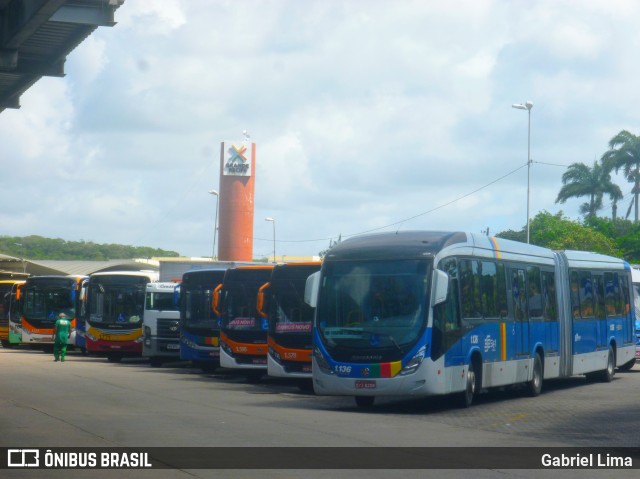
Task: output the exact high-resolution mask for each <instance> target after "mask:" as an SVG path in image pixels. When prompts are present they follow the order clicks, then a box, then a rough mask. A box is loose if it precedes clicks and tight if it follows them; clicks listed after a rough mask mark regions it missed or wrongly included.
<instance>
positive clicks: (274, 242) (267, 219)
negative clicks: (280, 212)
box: [264, 216, 276, 263]
mask: <svg viewBox="0 0 640 479" xmlns="http://www.w3.org/2000/svg"><path fill="white" fill-rule="evenodd" d="M264 220H265V221H271V222H272V223H273V262H274V263H275V262H276V220H275V219H274V218H271V217H270V216H269V217H267V218H265V219H264Z"/></svg>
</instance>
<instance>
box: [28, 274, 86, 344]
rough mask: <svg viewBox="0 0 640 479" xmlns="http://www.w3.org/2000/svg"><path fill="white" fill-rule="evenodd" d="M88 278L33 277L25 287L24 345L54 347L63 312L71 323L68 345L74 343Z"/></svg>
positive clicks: (75, 276) (72, 276)
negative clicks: (58, 322)
mask: <svg viewBox="0 0 640 479" xmlns="http://www.w3.org/2000/svg"><path fill="white" fill-rule="evenodd" d="M85 279H86V276H79V275H69V276H31V277H30V278H27V280H26V282H25V284H24V285H23V287H22V293H21V294H22V303H21V313H22V318H21V319H22V321H21V323H22V340H21V342H22V343H24V344H31V345H52V344H53V340H52V337H53V330H54V326H55V323H56V319H58V315H59V314H60V313H64V314H66V315H67V318H69V319H70V321H71V335H70V336H69V339H68V344H71V345H74V344H75V334H76V332H75V331H76V311H77V306H78V304H79V298H80V287H81V285H82V282H83V281H84V280H85Z"/></svg>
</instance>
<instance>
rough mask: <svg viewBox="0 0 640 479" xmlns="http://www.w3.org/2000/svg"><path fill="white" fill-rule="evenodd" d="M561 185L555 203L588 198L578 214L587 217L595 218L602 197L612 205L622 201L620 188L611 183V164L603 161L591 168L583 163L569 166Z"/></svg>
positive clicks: (595, 163)
mask: <svg viewBox="0 0 640 479" xmlns="http://www.w3.org/2000/svg"><path fill="white" fill-rule="evenodd" d="M562 185H563V186H562V188H560V192H559V193H558V197H557V198H556V203H564V202H565V201H567V200H568V199H569V198H581V197H583V196H588V197H589V201H588V202H587V203H583V204H582V205H581V206H580V213H582V214H583V215H586V216H587V217H594V216H596V212H597V211H598V210H599V209H600V208H602V197H603V195H605V194H606V195H608V196H609V198H611V199H612V200H613V201H614V204H617V201H618V200H620V199H622V192H621V191H620V187H619V186H618V185H616V184H615V183H613V182H612V181H611V164H610V163H608V162H605V161H603V162H602V163H600V162H598V161H594V162H593V168H589V167H588V166H587V165H585V164H584V163H573V164H571V165H569V167H568V168H567V171H565V172H564V174H563V175H562ZM614 214H615V213H614Z"/></svg>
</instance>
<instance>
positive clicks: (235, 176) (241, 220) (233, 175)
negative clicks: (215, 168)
mask: <svg viewBox="0 0 640 479" xmlns="http://www.w3.org/2000/svg"><path fill="white" fill-rule="evenodd" d="M255 170H256V144H255V143H249V142H248V141H246V140H245V141H243V142H239V143H234V142H231V141H225V142H223V143H222V144H221V146H220V198H219V200H220V221H219V227H218V238H219V244H218V259H219V260H220V261H251V260H252V259H253V209H254V201H253V198H254V190H255Z"/></svg>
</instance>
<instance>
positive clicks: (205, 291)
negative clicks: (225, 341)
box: [180, 283, 219, 331]
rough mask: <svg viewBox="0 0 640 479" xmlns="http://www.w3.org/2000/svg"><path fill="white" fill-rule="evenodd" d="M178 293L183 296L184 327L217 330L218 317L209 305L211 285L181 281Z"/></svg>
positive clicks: (211, 294)
mask: <svg viewBox="0 0 640 479" xmlns="http://www.w3.org/2000/svg"><path fill="white" fill-rule="evenodd" d="M180 294H181V295H183V296H184V323H183V326H184V327H185V328H186V329H188V330H195V329H202V330H206V331H214V330H215V331H217V330H219V327H218V318H216V316H215V314H214V312H213V309H212V307H211V302H212V299H213V287H210V286H204V285H195V286H191V285H188V284H186V283H183V285H182V291H181V293H180Z"/></svg>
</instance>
